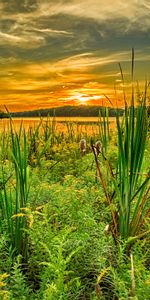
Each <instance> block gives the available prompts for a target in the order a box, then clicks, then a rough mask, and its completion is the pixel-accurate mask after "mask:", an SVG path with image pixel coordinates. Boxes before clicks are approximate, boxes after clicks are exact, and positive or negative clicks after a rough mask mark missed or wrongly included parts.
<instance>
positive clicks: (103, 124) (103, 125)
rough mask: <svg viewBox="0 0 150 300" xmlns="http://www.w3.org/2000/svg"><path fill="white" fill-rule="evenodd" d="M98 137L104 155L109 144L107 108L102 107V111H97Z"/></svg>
mask: <svg viewBox="0 0 150 300" xmlns="http://www.w3.org/2000/svg"><path fill="white" fill-rule="evenodd" d="M99 136H100V140H101V142H102V144H103V149H104V151H105V153H106V152H107V148H108V144H109V142H110V128H109V111H108V108H107V107H102V111H99Z"/></svg>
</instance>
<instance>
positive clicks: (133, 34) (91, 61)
mask: <svg viewBox="0 0 150 300" xmlns="http://www.w3.org/2000/svg"><path fill="white" fill-rule="evenodd" d="M0 16H1V18H0V109H3V106H4V105H6V106H7V107H8V109H9V110H10V111H22V110H31V109H40V108H49V107H56V106H63V105H75V104H77V105H78V104H84V105H88V104H92V105H101V104H102V103H103V104H106V105H109V102H108V100H107V98H106V97H105V96H104V95H105V94H106V95H107V96H108V97H109V98H110V99H111V101H112V102H113V103H114V105H115V103H116V97H117V101H118V103H119V104H120V105H122V86H123V84H122V82H121V77H120V71H119V67H118V62H120V63H121V65H122V68H123V71H124V76H125V80H126V83H125V90H126V92H127V93H129V90H130V87H131V82H130V79H131V48H132V47H133V48H134V49H135V61H136V64H135V81H138V82H139V85H140V86H141V88H142V86H143V84H144V81H145V79H147V80H148V79H149V77H150V1H149V0H141V1H138V0H127V1H124V0H113V1H112V0H106V1H102V0H70V1H65V0H0ZM114 86H116V91H117V96H115V92H114Z"/></svg>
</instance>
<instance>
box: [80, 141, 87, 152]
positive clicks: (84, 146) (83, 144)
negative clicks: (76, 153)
mask: <svg viewBox="0 0 150 300" xmlns="http://www.w3.org/2000/svg"><path fill="white" fill-rule="evenodd" d="M79 148H80V152H81V153H82V154H83V153H85V152H86V140H85V139H81V140H80V142H79Z"/></svg>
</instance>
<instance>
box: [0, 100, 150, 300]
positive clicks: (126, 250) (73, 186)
mask: <svg viewBox="0 0 150 300" xmlns="http://www.w3.org/2000/svg"><path fill="white" fill-rule="evenodd" d="M109 121H110V120H109V116H108V111H107V109H104V110H103V114H102V115H101V116H100V118H99V120H98V122H97V124H93V125H90V124H86V125H84V126H83V125H82V126H81V124H78V123H72V122H66V123H65V124H63V126H64V127H63V128H65V130H61V128H60V127H59V126H58V124H57V122H56V120H55V118H53V119H49V118H47V120H45V121H44V122H43V121H42V119H41V121H39V123H37V124H36V126H34V127H28V129H26V130H25V128H24V126H23V125H22V124H20V126H19V129H18V128H17V130H15V124H14V121H13V119H11V118H10V120H9V130H8V129H7V130H3V131H1V133H0V161H1V167H0V217H1V218H0V222H1V223H0V299H2V300H4V299H8V300H28V299H29V300H71V299H72V300H96V299H102V300H105V299H110V300H111V299H115V300H117V299H120V300H123V299H139V300H148V299H150V296H149V295H150V270H149V265H150V225H149V218H150V194H149V189H150V185H149V179H150V168H149V166H150V151H149V149H150V140H149V132H148V117H147V109H146V105H145V98H144V99H143V101H141V102H140V103H139V105H138V107H136V108H135V107H134V105H131V106H130V107H127V106H125V115H124V118H119V116H116V127H115V129H114V127H113V128H112V127H111V126H110V122H109ZM88 126H90V127H88ZM89 128H90V130H89ZM97 141H100V143H99V142H98V143H96V142H97ZM85 142H86V144H85ZM79 143H80V144H79Z"/></svg>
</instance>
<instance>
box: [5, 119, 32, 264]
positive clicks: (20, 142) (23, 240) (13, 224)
mask: <svg viewBox="0 0 150 300" xmlns="http://www.w3.org/2000/svg"><path fill="white" fill-rule="evenodd" d="M10 137H11V142H10V144H9V147H8V149H7V153H8V158H9V161H10V162H11V164H12V176H13V178H14V182H15V183H14V187H13V186H10V187H9V188H8V187H7V180H6V178H5V177H6V175H5V169H4V167H3V166H2V184H3V186H2V187H3V188H2V189H1V190H0V202H1V214H2V219H3V220H5V223H6V224H7V229H8V235H9V239H10V245H11V249H12V252H13V253H16V254H22V255H23V257H24V258H25V257H26V255H27V235H26V233H25V231H24V229H25V228H27V222H26V219H25V218H23V217H21V216H22V211H21V209H23V208H26V207H27V203H28V195H29V169H28V166H27V140H26V133H25V131H24V130H23V127H22V125H21V126H20V130H19V132H18V133H17V132H15V130H14V129H13V122H12V120H11V119H10Z"/></svg>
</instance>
